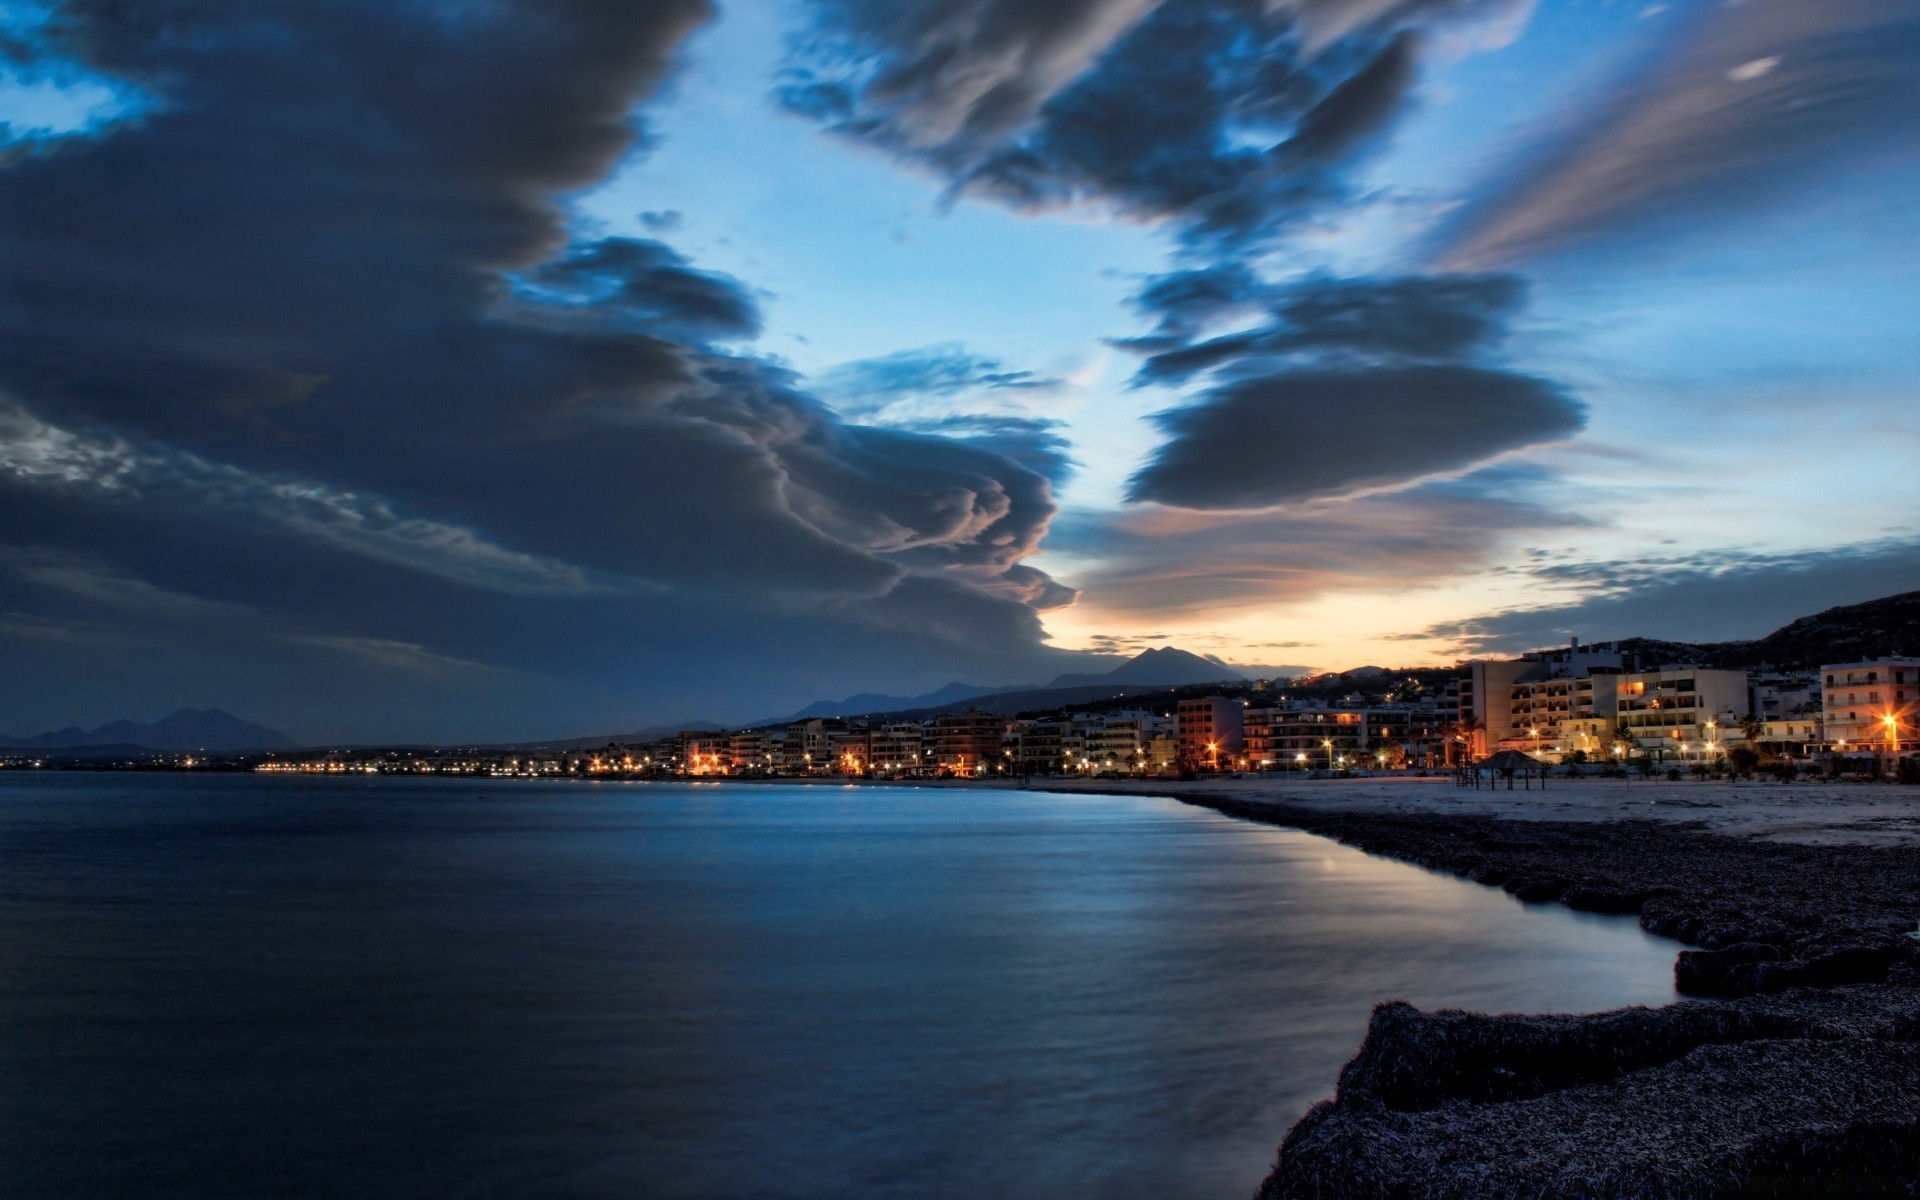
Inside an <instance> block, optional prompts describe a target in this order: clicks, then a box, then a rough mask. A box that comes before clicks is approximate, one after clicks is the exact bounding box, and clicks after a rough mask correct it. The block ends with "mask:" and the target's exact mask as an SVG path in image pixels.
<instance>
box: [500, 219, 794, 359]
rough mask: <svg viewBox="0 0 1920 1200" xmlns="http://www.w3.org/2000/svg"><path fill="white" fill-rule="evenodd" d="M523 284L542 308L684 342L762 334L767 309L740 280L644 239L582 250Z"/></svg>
mask: <svg viewBox="0 0 1920 1200" xmlns="http://www.w3.org/2000/svg"><path fill="white" fill-rule="evenodd" d="M521 287H522V288H523V289H524V291H525V292H526V294H527V295H529V296H530V297H532V298H535V299H537V300H538V301H539V302H540V303H543V304H554V305H558V306H561V307H563V308H566V309H571V310H574V311H575V312H579V313H584V314H589V315H591V316H592V317H593V318H594V319H595V320H596V321H603V322H607V323H609V324H613V325H625V326H629V327H631V328H633V329H635V330H638V331H642V332H645V333H650V334H655V335H658V336H661V337H668V338H673V339H676V340H680V341H686V342H700V341H706V340H714V339H729V338H751V337H755V336H757V335H758V334H759V332H760V312H759V309H758V308H757V307H756V306H755V305H754V304H753V302H752V300H751V299H750V298H749V297H748V296H747V294H746V289H745V288H744V287H743V286H742V285H741V284H740V282H739V281H738V280H736V279H733V278H731V277H729V276H726V275H720V274H717V273H713V272H707V271H699V270H695V269H693V267H692V266H691V265H690V264H689V263H688V262H687V259H686V258H685V256H683V255H681V254H679V253H678V252H676V251H675V250H673V249H672V248H671V247H669V246H667V245H665V244H663V243H660V242H652V241H645V240H642V239H640V238H604V239H602V240H600V241H597V242H589V243H587V244H585V245H582V246H578V247H575V248H574V249H573V250H571V251H569V252H568V253H567V254H566V255H565V256H563V257H561V258H559V259H556V260H554V261H553V262H548V263H542V264H541V265H540V266H539V267H537V268H535V269H534V270H532V271H529V272H528V273H527V274H526V275H524V276H523V277H522V279H521ZM529 315H530V316H531V315H537V313H530V314H529Z"/></svg>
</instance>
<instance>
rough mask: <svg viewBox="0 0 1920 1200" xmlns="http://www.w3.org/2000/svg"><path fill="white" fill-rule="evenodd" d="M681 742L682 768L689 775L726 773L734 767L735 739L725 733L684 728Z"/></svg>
mask: <svg viewBox="0 0 1920 1200" xmlns="http://www.w3.org/2000/svg"><path fill="white" fill-rule="evenodd" d="M676 740H677V741H678V742H679V758H680V764H681V770H683V771H684V772H686V773H687V774H688V775H725V774H728V773H729V772H730V771H731V770H732V768H733V748H732V743H733V739H732V737H731V736H729V735H728V734H725V733H706V732H702V731H699V730H682V731H681V732H680V733H679V734H678V735H677V738H676Z"/></svg>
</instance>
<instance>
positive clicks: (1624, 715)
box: [1615, 667, 1747, 759]
mask: <svg viewBox="0 0 1920 1200" xmlns="http://www.w3.org/2000/svg"><path fill="white" fill-rule="evenodd" d="M1615 686H1616V689H1617V696H1618V701H1617V709H1618V715H1617V717H1616V723H1617V724H1618V726H1619V728H1620V730H1621V732H1623V733H1625V734H1626V735H1627V737H1628V738H1630V739H1632V741H1633V743H1634V745H1635V746H1636V747H1637V748H1638V749H1639V750H1640V752H1642V753H1650V754H1655V755H1656V756H1658V757H1662V758H1678V759H1710V758H1714V757H1717V756H1718V755H1721V754H1724V753H1726V748H1727V745H1728V743H1729V742H1732V743H1735V744H1737V743H1739V742H1740V741H1741V740H1742V736H1743V735H1742V734H1741V732H1740V722H1741V721H1742V720H1743V719H1744V718H1745V717H1746V716H1747V673H1746V672H1745V671H1722V670H1711V669H1708V668H1705V667H1665V668H1662V669H1661V670H1658V671H1639V672H1635V673H1632V674H1624V675H1621V676H1619V678H1618V682H1617V683H1616V685H1615Z"/></svg>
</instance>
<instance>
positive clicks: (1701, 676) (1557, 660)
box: [187, 641, 1920, 780]
mask: <svg viewBox="0 0 1920 1200" xmlns="http://www.w3.org/2000/svg"><path fill="white" fill-rule="evenodd" d="M1196 693H1199V694H1196ZM1917 702H1920V658H1908V657H1898V656H1895V657H1882V658H1878V659H1874V660H1871V661H1864V662H1849V663H1835V664H1831V665H1827V666H1823V667H1821V668H1820V669H1819V670H1818V671H1812V672H1775V671H1765V670H1740V669H1725V668H1711V667H1703V666H1698V665H1692V664H1674V663H1662V664H1657V665H1655V664H1650V663H1647V662H1644V661H1641V656H1640V655H1639V654H1637V653H1635V652H1633V651H1622V650H1621V649H1618V648H1615V647H1611V646H1607V645H1596V646H1591V647H1583V646H1581V645H1580V644H1579V642H1578V641H1575V642H1573V643H1572V644H1570V645H1568V646H1566V647H1564V648H1560V649H1554V650H1544V651H1536V652H1532V653H1528V654H1524V655H1521V656H1520V657H1518V658H1513V659H1474V660H1470V661H1467V662H1463V663H1461V664H1459V665H1458V666H1457V667H1455V668H1451V669H1433V670H1417V671H1407V672H1386V671H1381V670H1379V669H1378V668H1369V669H1367V670H1366V671H1364V672H1351V673H1348V674H1344V675H1323V676H1313V677H1306V678H1301V679H1270V680H1255V681H1249V682H1244V683H1236V684H1223V685H1219V686H1216V687H1202V688H1195V687H1187V688H1183V689H1175V690H1170V691H1168V692H1165V693H1162V694H1158V695H1147V696H1139V695H1134V696H1121V697H1116V698H1115V699H1114V700H1113V701H1111V702H1109V703H1108V704H1106V705H1081V706H1078V707H1076V708H1075V709H1074V710H1072V711H1064V710H1062V711H1051V712H1036V713H1019V714H1014V715H1001V714H996V713H991V712H984V711H979V710H977V709H973V710H967V711H958V712H942V713H938V714H935V715H931V716H925V717H921V718H918V719H901V720H885V719H878V720H862V719H860V718H858V717H844V718H842V717H815V718H811V719H807V720H803V721H795V722H791V723H787V724H783V725H777V726H770V727H760V728H749V729H738V730H696V729H689V730H684V731H681V732H679V733H676V734H674V735H672V736H669V737H664V738H659V739H655V740H651V741H646V742H635V743H621V742H618V741H609V742H607V743H606V744H604V745H598V746H577V745H576V746H569V747H565V748H540V747H533V748H524V747H522V748H511V749H499V748H486V749H458V750H445V749H441V750H432V751H396V750H383V751H369V750H336V751H329V752H325V753H318V752H302V753H286V754H277V755H265V756H256V759H257V761H254V762H252V763H251V764H250V765H251V767H252V769H254V770H258V771H265V772H303V773H312V772H318V773H327V772H350V771H369V772H380V773H418V774H453V775H486V776H504V777H554V776H595V777H637V778H656V777H684V778H718V777H728V778H810V777H839V778H864V779H888V780H906V779H982V778H995V777H999V778H1005V777H1010V776H1017V777H1021V778H1033V777H1036V776H1061V775H1068V776H1075V775H1083V776H1163V777H1164V776H1191V775H1195V774H1208V773H1217V772H1234V773H1244V772H1288V773H1293V774H1296V775H1299V776H1314V777H1325V776H1328V775H1339V776H1344V775H1353V774H1362V773H1365V774H1378V773H1389V772H1417V773H1428V774H1431V773H1435V772H1460V771H1464V770H1466V769H1468V768H1471V767H1473V766H1475V765H1476V764H1482V763H1485V762H1488V761H1489V760H1492V759H1493V758H1494V756H1502V757H1501V759H1500V761H1502V762H1504V763H1506V764H1508V765H1509V766H1511V765H1512V764H1514V763H1521V764H1523V765H1526V766H1533V765H1537V766H1538V767H1541V768H1544V767H1546V766H1561V767H1565V768H1567V769H1569V770H1571V771H1573V772H1575V773H1579V772H1580V771H1581V770H1582V769H1583V768H1585V769H1590V770H1592V771H1594V772H1596V773H1603V774H1612V773H1625V772H1628V771H1638V772H1641V773H1646V774H1651V773H1654V772H1665V773H1677V772H1680V771H1688V772H1692V773H1694V774H1707V773H1720V772H1725V771H1732V772H1735V773H1741V774H1750V773H1752V772H1753V771H1755V770H1757V769H1761V768H1764V769H1766V770H1767V771H1769V772H1771V773H1774V774H1776V775H1782V774H1784V775H1786V776H1787V777H1791V775H1792V774H1794V773H1798V772H1800V771H1805V770H1810V769H1816V768H1819V769H1825V770H1827V771H1829V772H1830V773H1840V772H1842V771H1849V772H1860V773H1868V774H1879V773H1881V772H1882V771H1883V770H1886V771H1889V772H1897V773H1898V774H1899V775H1900V776H1901V777H1902V778H1903V779H1904V778H1906V777H1908V776H1910V775H1913V774H1915V772H1916V764H1914V763H1912V762H1910V761H1907V760H1905V759H1904V758H1903V757H1902V756H1903V754H1904V753H1905V752H1907V751H1911V750H1914V749H1915V748H1916V740H1920V739H1916V736H1915V734H1914V731H1913V715H1914V709H1915V706H1916V703H1917ZM187 765H188V766H191V765H192V762H191V760H188V762H187ZM203 765H204V764H203Z"/></svg>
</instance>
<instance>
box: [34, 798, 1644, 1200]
mask: <svg viewBox="0 0 1920 1200" xmlns="http://www.w3.org/2000/svg"><path fill="white" fill-rule="evenodd" d="M1677 950H1678V947H1677V946H1676V945H1675V944H1674V943H1671V942H1666V941H1662V940H1660V939H1657V938H1653V937H1650V936H1649V935H1647V934H1646V933H1644V932H1643V931H1641V930H1640V929H1639V928H1638V926H1637V925H1636V924H1635V922H1634V921H1633V920H1632V919H1631V918H1620V917H1604V916H1595V915H1587V914H1578V913H1573V912H1569V911H1566V910H1564V909H1561V908H1557V907H1551V906H1538V905H1525V904H1521V903H1520V902H1518V901H1516V900H1514V899H1513V898H1512V897H1510V896H1508V895H1506V894H1505V893H1503V892H1501V891H1499V890H1497V889H1493V888H1487V887H1482V886H1479V885H1476V884H1472V883H1468V882H1464V881H1462V880H1459V879H1455V878H1451V877H1447V876H1442V875H1439V874H1436V873H1433V872H1430V871H1426V870H1422V869H1420V868H1416V867H1412V866H1407V865H1405V864H1401V863H1396V862H1391V861H1388V860H1384V859H1380V858H1376V857H1372V856H1369V855H1366V854H1363V853H1361V852H1359V851H1357V850H1353V849H1350V848H1347V847H1344V846H1341V845H1338V844H1337V843H1334V842H1331V841H1328V840H1326V839H1324V838H1320V837H1316V836H1312V835H1309V834H1305V833H1301V832H1297V831H1292V830H1286V829H1278V828H1272V827H1267V826H1262V825H1257V824H1251V823H1247V822H1243V821H1238V820H1234V819H1230V818H1228V817H1225V816H1222V815H1220V814H1217V813H1214V812H1211V811H1208V810H1204V809H1199V808H1194V807H1189V806H1187V805H1184V804H1180V803H1177V802H1175V801H1172V800H1163V799H1154V798H1148V797H1141V796H1133V795H1128V796H1105V795H1084V794H1081V795H1061V794H1051V793H1046V792H1042V791H1020V790H981V789H963V788H950V787H924V788H915V787H894V786H805V785H779V784H741V783H735V784H665V783H590V782H585V781H552V782H536V781H530V780H471V779H448V778H401V777H384V776H351V777H340V776H326V777H293V778H289V777H284V776H274V777H259V776H248V775H195V774H192V773H178V774H107V773H78V772H76V773H57V772H38V771H13V772H0V1196H7V1197H58V1198H62V1200H66V1198H74V1197H114V1198H116V1200H118V1198H122V1197H166V1198H169V1200H189V1198H196V1197H223V1198H224V1197H234V1198H246V1200H254V1198H260V1197H328V1198H334V1197H338V1198H342V1200H384V1198H388V1197H408V1198H413V1197H419V1198H423V1200H425V1198H434V1200H439V1198H465V1197H474V1198H488V1200H520V1198H527V1200H533V1198H539V1200H548V1198H565V1197H581V1198H587V1197H592V1198H600V1197H606V1198H616V1197H618V1198H632V1197H641V1198H650V1197H663V1198H664V1197H673V1198H689V1200H691V1198H709V1197H710V1198H727V1200H775V1198H779V1200H787V1198H792V1200H800V1198H822V1200H824V1198H841V1197H881V1198H891V1197H902V1198H905V1197H913V1198H916V1200H917V1198H936V1200H937V1198H946V1197H952V1198H955V1200H959V1198H962V1197H965V1198H967V1200H980V1198H1021V1197H1036V1198H1038V1197H1045V1198H1049V1200H1054V1198H1061V1197H1068V1198H1071V1197H1101V1198H1104V1200H1114V1198H1121V1200H1126V1198H1136V1197H1137V1198H1139V1200H1149V1198H1151V1200H1181V1198H1188V1197H1191V1198H1194V1200H1199V1198H1202V1197H1205V1198H1209V1200H1213V1198H1223V1197H1244V1196H1247V1195H1249V1194H1251V1193H1252V1191H1253V1189H1254V1188H1255V1186H1256V1185H1257V1184H1258V1183H1259V1181H1260V1179H1261V1177H1262V1176H1263V1175H1264V1174H1265V1173H1266V1171H1267V1169H1268V1167H1269V1165H1270V1164H1271V1162H1272V1160H1273V1157H1274V1151H1275V1148H1276V1147H1277V1145H1278V1143H1279V1141H1280V1139H1281V1137H1282V1136H1283V1135H1284V1134H1285V1132H1286V1130H1287V1128H1288V1126H1289V1125H1291V1124H1292V1123H1293V1122H1294V1121H1295V1120H1297V1119H1298V1118H1299V1117H1300V1116H1301V1114H1302V1113H1303V1112H1305V1110H1306V1109H1307V1107H1308V1106H1309V1105H1311V1104H1313V1103H1314V1102H1315V1101H1318V1100H1321V1099H1325V1098H1328V1097H1329V1096H1330V1095H1331V1094H1332V1090H1333V1086H1334V1081H1335V1079H1336V1077H1337V1074H1338V1072H1339V1069H1340V1066H1341V1064H1342V1063H1343V1062H1344V1061H1345V1060H1346V1059H1347V1058H1348V1057H1350V1056H1351V1054H1352V1053H1353V1051H1354V1050H1355V1049H1356V1048H1357V1047H1358V1045H1359V1043H1360V1040H1361V1037H1362V1036H1363V1034H1364V1032H1365V1028H1366V1022H1367V1015H1368V1012H1369V1010H1370V1009H1371V1008H1372V1007H1373V1005H1375V1004H1376V1003H1378V1002H1380V1001H1383V1000H1388V999H1404V1000H1409V1001H1412V1002H1413V1003H1415V1004H1417V1005H1420V1006H1422V1007H1425V1008H1433V1007H1462V1008H1470V1009H1477V1010H1482V1011H1529V1012H1539V1011H1592V1010H1599V1009H1607V1008H1613V1007H1617V1006H1620V1005H1628V1004H1662V1003H1666V1002H1669V1001H1671V1000H1672V999H1674V993H1673V982H1672V978H1673V960H1674V955H1675V953H1676V951H1677Z"/></svg>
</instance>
